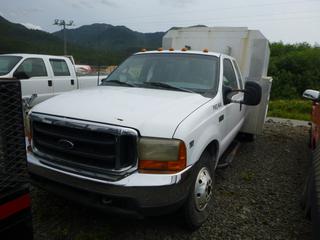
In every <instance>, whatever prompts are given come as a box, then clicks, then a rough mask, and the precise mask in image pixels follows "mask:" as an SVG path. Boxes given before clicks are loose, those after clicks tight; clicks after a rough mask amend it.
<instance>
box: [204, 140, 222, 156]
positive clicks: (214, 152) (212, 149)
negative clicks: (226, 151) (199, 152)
mask: <svg viewBox="0 0 320 240" xmlns="http://www.w3.org/2000/svg"><path fill="white" fill-rule="evenodd" d="M204 151H208V152H209V153H210V155H211V156H214V157H215V159H217V158H218V153H219V142H218V141H217V140H213V141H211V142H210V143H209V144H208V145H207V147H206V148H205V149H204Z"/></svg>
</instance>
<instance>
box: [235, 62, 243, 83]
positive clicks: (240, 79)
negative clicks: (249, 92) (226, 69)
mask: <svg viewBox="0 0 320 240" xmlns="http://www.w3.org/2000/svg"><path fill="white" fill-rule="evenodd" d="M233 65H234V68H235V69H236V73H237V77H238V81H239V84H240V88H241V89H243V82H242V78H241V73H240V70H239V67H238V64H237V63H236V61H233Z"/></svg>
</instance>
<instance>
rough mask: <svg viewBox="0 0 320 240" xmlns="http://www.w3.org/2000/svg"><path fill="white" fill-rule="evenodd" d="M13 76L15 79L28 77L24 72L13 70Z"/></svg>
mask: <svg viewBox="0 0 320 240" xmlns="http://www.w3.org/2000/svg"><path fill="white" fill-rule="evenodd" d="M13 77H14V78H15V79H17V80H20V79H29V78H30V77H29V76H28V74H26V73H25V72H15V73H14V74H13Z"/></svg>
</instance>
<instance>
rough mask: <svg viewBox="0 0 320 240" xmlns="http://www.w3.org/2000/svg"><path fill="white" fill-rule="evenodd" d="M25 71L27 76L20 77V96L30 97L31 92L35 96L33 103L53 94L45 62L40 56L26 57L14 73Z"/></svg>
mask: <svg viewBox="0 0 320 240" xmlns="http://www.w3.org/2000/svg"><path fill="white" fill-rule="evenodd" d="M19 73H25V74H26V75H27V76H28V77H29V78H28V79H21V81H20V82H21V92H22V98H30V97H31V96H32V94H37V97H36V98H35V100H34V101H33V102H32V105H35V104H37V103H39V102H42V101H44V100H46V99H48V98H50V97H52V95H53V88H52V85H51V86H50V84H49V82H50V77H49V75H48V72H47V68H46V64H45V62H44V61H43V59H42V58H26V59H25V60H24V61H23V62H22V63H21V64H20V65H19V66H18V68H17V69H16V70H15V73H14V75H15V74H19Z"/></svg>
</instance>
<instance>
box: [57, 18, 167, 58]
mask: <svg viewBox="0 0 320 240" xmlns="http://www.w3.org/2000/svg"><path fill="white" fill-rule="evenodd" d="M164 34H165V33H164V32H155V33H141V32H137V31H133V30H131V29H129V28H127V27H125V26H113V25H110V24H104V23H95V24H91V25H84V26H81V27H79V28H75V29H67V30H66V36H67V39H68V41H70V42H72V43H76V44H78V45H79V46H83V47H90V48H92V49H95V50H99V51H100V50H107V51H112V52H119V53H120V52H121V53H127V54H132V53H133V52H137V51H139V50H140V49H141V48H147V49H157V48H159V47H161V45H162V37H163V35H164ZM53 35H55V36H57V37H59V38H61V39H63V32H62V31H58V32H55V33H53Z"/></svg>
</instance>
